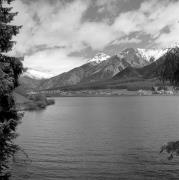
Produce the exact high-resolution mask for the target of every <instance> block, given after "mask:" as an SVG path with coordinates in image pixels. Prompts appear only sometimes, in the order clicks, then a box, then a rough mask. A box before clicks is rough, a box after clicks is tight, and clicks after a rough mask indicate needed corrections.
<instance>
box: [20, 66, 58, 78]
mask: <svg viewBox="0 0 179 180" xmlns="http://www.w3.org/2000/svg"><path fill="white" fill-rule="evenodd" d="M23 76H27V77H30V78H32V79H48V78H50V77H53V76H54V75H53V74H51V73H47V72H43V71H38V70H36V69H32V68H28V69H27V70H26V71H25V72H24V73H23Z"/></svg>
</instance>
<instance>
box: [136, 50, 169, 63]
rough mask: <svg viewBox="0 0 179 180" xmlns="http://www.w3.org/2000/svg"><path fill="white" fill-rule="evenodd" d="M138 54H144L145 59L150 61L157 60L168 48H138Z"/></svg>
mask: <svg viewBox="0 0 179 180" xmlns="http://www.w3.org/2000/svg"><path fill="white" fill-rule="evenodd" d="M137 51H138V55H140V56H142V57H143V58H144V59H145V60H147V61H148V62H150V61H151V60H152V61H156V60H157V59H159V58H160V57H161V56H163V55H164V54H165V53H166V52H167V51H168V49H140V48H138V49H137Z"/></svg>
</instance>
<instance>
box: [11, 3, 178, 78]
mask: <svg viewBox="0 0 179 180" xmlns="http://www.w3.org/2000/svg"><path fill="white" fill-rule="evenodd" d="M12 6H13V7H14V9H13V11H18V12H19V14H18V16H17V17H16V18H15V20H14V22H13V23H14V24H17V25H23V28H22V29H21V31H20V34H19V35H18V36H17V37H15V38H14V39H15V40H16V41H17V44H16V45H15V46H14V49H13V52H14V53H16V54H17V55H24V56H25V60H24V65H25V66H26V67H31V68H34V69H39V70H42V71H48V72H50V73H52V74H55V75H56V74H60V73H62V72H65V71H67V70H70V69H72V68H73V67H76V66H79V65H81V64H83V63H85V62H86V60H87V59H88V58H90V57H92V56H93V55H94V54H95V53H96V52H101V51H104V52H108V51H109V54H110V50H111V49H112V48H113V47H117V48H119V51H120V50H121V49H123V48H125V47H135V48H136V47H140V48H141V47H143V48H165V47H168V46H169V45H170V44H173V43H174V42H179V15H178V14H179V0H16V1H14V2H13V3H12Z"/></svg>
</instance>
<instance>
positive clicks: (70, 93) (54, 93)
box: [28, 86, 179, 97]
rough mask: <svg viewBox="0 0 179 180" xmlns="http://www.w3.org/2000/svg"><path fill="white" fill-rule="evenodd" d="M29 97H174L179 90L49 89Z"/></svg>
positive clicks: (169, 87)
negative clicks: (39, 95)
mask: <svg viewBox="0 0 179 180" xmlns="http://www.w3.org/2000/svg"><path fill="white" fill-rule="evenodd" d="M28 94H29V95H31V96H33V95H36V94H43V95H45V96H47V97H75V96H77V97H80V96H82V97H85V96H87V97H90V96H153V95H155V96H157V95H161V96H162V95H163V96H173V95H179V90H178V89H177V88H174V87H173V86H166V87H165V88H161V87H157V86H156V87H153V88H152V89H151V90H145V89H140V90H136V91H129V90H127V89H85V90H61V89H55V90H54V89H52V90H50V89H48V90H41V91H30V92H28Z"/></svg>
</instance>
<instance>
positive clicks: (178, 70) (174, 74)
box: [158, 47, 179, 86]
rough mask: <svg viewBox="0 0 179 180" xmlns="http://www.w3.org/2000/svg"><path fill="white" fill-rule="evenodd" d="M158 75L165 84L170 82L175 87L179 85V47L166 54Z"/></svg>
mask: <svg viewBox="0 0 179 180" xmlns="http://www.w3.org/2000/svg"><path fill="white" fill-rule="evenodd" d="M158 73H159V77H160V79H161V80H162V81H163V82H164V81H169V82H170V83H171V84H172V85H174V86H177V85H178V84H179V47H175V48H172V49H170V50H169V51H168V52H167V53H166V55H165V56H164V57H163V63H162V65H161V66H160V68H159V69H158Z"/></svg>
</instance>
